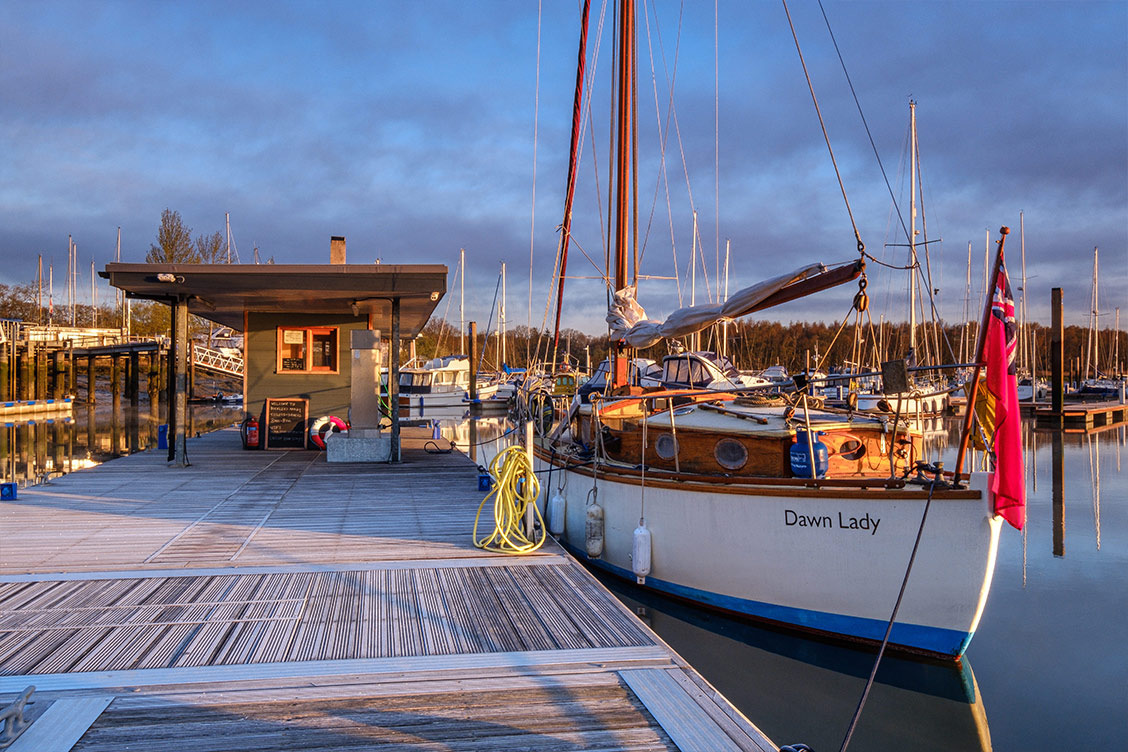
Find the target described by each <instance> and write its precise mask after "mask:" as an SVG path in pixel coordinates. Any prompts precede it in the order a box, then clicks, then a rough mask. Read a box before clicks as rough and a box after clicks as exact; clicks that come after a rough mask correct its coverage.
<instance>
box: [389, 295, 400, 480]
mask: <svg viewBox="0 0 1128 752" xmlns="http://www.w3.org/2000/svg"><path fill="white" fill-rule="evenodd" d="M391 345H392V346H391V351H392V352H391V356H392V358H391V360H392V362H391V366H390V367H389V369H388V401H389V402H390V403H391V408H392V436H391V439H392V450H391V456H390V457H389V461H390V462H399V461H400V405H399V372H400V299H399V298H392V342H391Z"/></svg>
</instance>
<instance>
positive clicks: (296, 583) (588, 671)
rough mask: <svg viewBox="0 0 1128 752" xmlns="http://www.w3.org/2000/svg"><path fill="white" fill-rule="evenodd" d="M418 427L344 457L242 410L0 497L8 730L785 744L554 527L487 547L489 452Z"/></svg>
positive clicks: (419, 745)
mask: <svg viewBox="0 0 1128 752" xmlns="http://www.w3.org/2000/svg"><path fill="white" fill-rule="evenodd" d="M404 437H405V440H404V447H403V460H404V461H403V462H402V463H400V464H398V465H384V464H336V463H335V464H332V465H330V464H328V463H326V462H325V455H324V454H323V453H318V452H312V451H241V450H240V449H239V447H240V442H239V437H238V433H237V432H236V431H234V430H230V429H229V430H224V431H219V432H216V433H213V434H208V435H205V436H203V437H200V438H197V439H193V440H189V442H188V445H187V447H188V448H187V452H188V459H189V461H190V462H191V463H192V465H191V467H188V468H170V467H168V466H167V463H166V455H165V453H164V452H144V453H140V454H134V455H130V456H128V457H123V458H121V459H117V460H114V461H112V462H108V463H106V464H103V465H100V466H98V467H95V468H92V469H89V470H84V471H80V472H76V473H72V474H70V475H66V476H64V477H62V478H60V479H57V480H53V481H51V483H50V484H46V485H42V486H36V487H31V488H26V489H21V491H20V494H19V499H18V500H16V501H5V502H2V503H0V536H2V537H0V712H2V710H3V706H4V705H7V703H9V702H12V701H14V700H16V698H17V696H18V695H19V694H20V693H22V692H23V691H24V690H25V688H26V687H28V686H29V685H35V687H36V690H35V692H34V694H33V695H32V696H31V702H30V704H28V705H27V706H26V710H25V712H24V715H25V718H26V720H30V721H32V722H31V725H30V726H29V727H27V730H26V731H25V732H24V733H23V734H22V736H20V737H19V738H18V739H17V740H16V741H15V743H13V744H12V745H11V746H10V747H8V752H21V751H24V752H26V751H27V750H36V751H37V752H48V751H49V750H51V751H55V750H57V751H61V752H65V751H66V750H71V749H74V750H85V751H91V752H92V751H95V750H98V751H102V750H105V751H108V750H114V751H115V752H116V751H117V750H124V749H144V750H147V751H148V752H160V751H161V750H175V751H176V752H205V751H211V750H216V751H219V750H222V751H224V752H246V751H249V750H277V749H282V748H285V749H320V750H362V749H370V748H372V747H374V746H377V745H385V746H387V747H389V748H394V749H442V750H490V751H491V752H492V751H496V752H504V751H505V750H517V749H520V750H576V749H616V750H673V749H681V750H702V751H703V752H717V751H719V750H726V749H733V750H748V751H751V752H755V751H757V750H776V749H777V748H776V746H775V745H773V744H772V743H771V742H770V741H769V740H768V739H767V738H766V737H765V736H764V735H763V734H762V733H761V732H760V731H759V730H758V729H756V727H755V726H754V725H753V724H752V723H751V722H750V721H749V720H748V719H747V718H745V717H744V716H743V715H742V714H741V713H740V712H739V711H737V710H736V709H735V708H733V707H732V706H731V704H729V702H728V701H727V700H725V698H724V697H722V696H721V695H720V694H719V693H718V692H717V691H716V690H715V689H713V688H712V687H711V686H710V685H709V684H708V683H707V682H706V681H705V680H704V679H703V678H702V677H701V676H700V675H699V674H698V673H697V672H696V671H694V670H693V668H692V667H690V666H689V665H688V664H687V663H686V662H685V661H684V660H683V659H682V658H681V657H680V656H678V655H677V654H676V653H674V652H673V651H672V650H671V649H670V648H669V647H668V646H666V645H665V644H664V643H663V642H662V641H661V640H660V639H659V638H658V637H657V636H656V635H655V634H654V633H653V632H651V631H650V630H649V629H648V628H647V627H646V626H645V625H644V624H643V623H642V622H641V621H639V620H638V619H637V618H636V617H635V615H634V614H632V613H631V612H630V611H629V610H628V609H627V608H626V607H625V606H623V605H622V604H620V603H619V602H618V601H617V600H616V599H615V598H614V597H613V596H612V595H611V594H610V593H609V592H608V591H607V590H606V589H604V588H603V586H602V585H601V584H599V583H598V582H597V581H596V580H595V579H594V578H593V577H592V576H591V575H590V574H589V573H588V572H587V571H586V570H585V569H584V568H583V567H582V566H580V565H579V564H578V563H577V562H576V561H575V560H574V559H572V558H571V557H569V556H568V554H566V553H565V552H564V551H563V550H562V549H561V548H559V547H558V546H557V545H556V544H555V543H554V542H552V541H551V540H550V541H548V542H547V543H546V545H545V546H544V547H543V548H542V549H541V550H540V551H538V552H537V553H535V554H532V555H528V556H521V557H512V556H504V555H500V554H493V553H489V552H484V551H480V550H478V549H476V548H474V547H473V544H472V542H471V530H472V527H473V522H474V516H475V512H476V511H477V508H478V504H479V502H480V501H481V494H480V493H479V492H478V491H477V470H476V469H475V467H474V465H473V463H471V462H470V461H469V460H468V459H467V458H466V457H465V456H464V455H461V454H459V453H457V452H455V453H452V454H430V453H427V452H426V451H425V450H424V446H425V441H426V439H429V438H430V434H429V432H427V433H424V432H422V431H414V430H413V429H406V430H405V432H404ZM487 513H488V512H487Z"/></svg>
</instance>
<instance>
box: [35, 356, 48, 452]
mask: <svg viewBox="0 0 1128 752" xmlns="http://www.w3.org/2000/svg"><path fill="white" fill-rule="evenodd" d="M49 394H50V392H48V391H47V343H46V342H44V343H43V344H42V345H40V346H39V347H37V348H36V349H35V399H39V400H43V399H47V397H48V395H49ZM44 451H46V450H44Z"/></svg>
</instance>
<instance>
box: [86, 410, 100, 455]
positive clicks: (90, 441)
mask: <svg viewBox="0 0 1128 752" xmlns="http://www.w3.org/2000/svg"><path fill="white" fill-rule="evenodd" d="M97 446H98V432H97V418H96V417H95V415H94V403H93V402H91V403H88V404H87V406H86V451H87V453H90V452H93V451H94V450H95V449H96V448H97Z"/></svg>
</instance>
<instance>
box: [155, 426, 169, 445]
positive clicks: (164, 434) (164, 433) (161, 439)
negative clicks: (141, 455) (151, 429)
mask: <svg viewBox="0 0 1128 752" xmlns="http://www.w3.org/2000/svg"><path fill="white" fill-rule="evenodd" d="M157 449H168V423H165V424H163V425H159V426H157Z"/></svg>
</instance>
